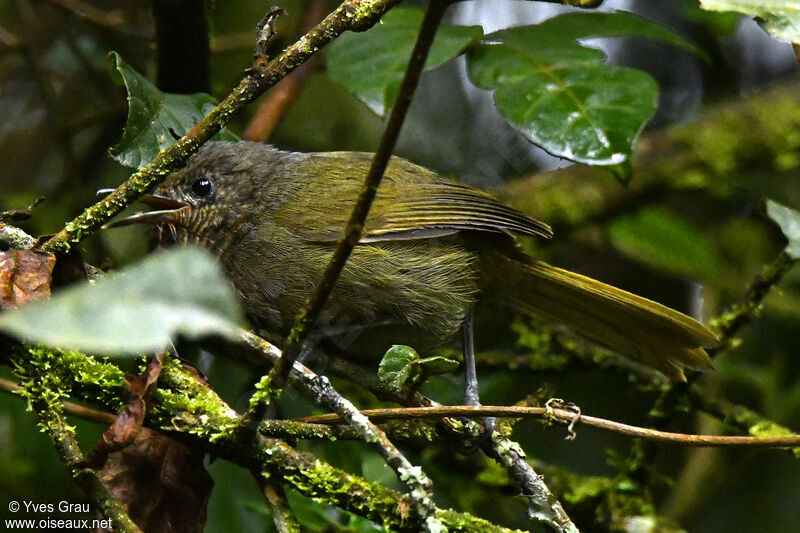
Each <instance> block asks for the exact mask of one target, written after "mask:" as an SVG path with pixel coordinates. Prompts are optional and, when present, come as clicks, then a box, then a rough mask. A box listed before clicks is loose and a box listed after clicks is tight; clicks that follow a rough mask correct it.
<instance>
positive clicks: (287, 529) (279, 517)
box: [253, 472, 302, 533]
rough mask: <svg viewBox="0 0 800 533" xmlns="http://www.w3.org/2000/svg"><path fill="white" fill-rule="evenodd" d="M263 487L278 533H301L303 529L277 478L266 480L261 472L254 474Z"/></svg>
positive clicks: (262, 490)
mask: <svg viewBox="0 0 800 533" xmlns="http://www.w3.org/2000/svg"><path fill="white" fill-rule="evenodd" d="M253 476H255V478H256V480H257V481H258V484H259V486H260V487H261V492H263V493H264V498H265V499H266V500H267V505H268V506H269V510H270V513H271V514H272V520H273V522H275V529H276V530H277V531H278V533H300V532H301V531H302V529H301V528H300V524H299V523H298V522H297V518H295V516H294V513H293V512H292V509H291V507H289V502H288V501H287V500H286V495H285V494H284V493H283V487H281V485H280V483H278V482H277V481H276V480H275V478H273V477H268V478H265V477H264V476H262V475H261V473H260V472H253Z"/></svg>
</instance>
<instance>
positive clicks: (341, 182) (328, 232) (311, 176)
mask: <svg viewBox="0 0 800 533" xmlns="http://www.w3.org/2000/svg"><path fill="white" fill-rule="evenodd" d="M371 159H372V154H366V153H354V152H330V153H296V152H285V151H281V150H278V149H276V148H273V147H271V146H267V145H263V144H257V143H247V142H240V143H226V142H214V143H208V144H206V145H205V146H204V147H203V148H202V149H201V150H200V151H199V152H198V153H197V154H196V155H194V156H193V157H192V158H191V159H190V160H189V163H188V166H187V167H186V168H185V169H183V170H181V171H179V172H176V173H175V174H173V175H172V176H171V177H169V178H168V179H167V181H166V182H165V183H164V184H163V185H162V186H161V187H160V188H159V189H158V190H157V191H156V193H155V194H154V195H152V196H147V197H144V198H143V200H144V201H145V202H146V203H149V204H150V205H152V206H156V207H160V208H161V209H160V210H158V211H151V212H148V213H144V214H140V215H134V216H133V217H130V218H128V219H126V220H124V221H122V223H139V222H144V223H151V224H156V225H158V226H159V227H160V229H161V231H162V232H163V234H164V236H166V237H169V238H171V239H174V240H175V241H177V242H191V243H197V244H200V245H202V246H204V247H206V248H208V249H209V250H211V251H212V252H213V253H214V254H216V255H217V256H218V257H219V260H220V262H221V263H222V265H223V267H224V270H225V271H226V273H227V275H228V277H229V278H230V280H231V281H232V282H233V285H234V286H235V288H236V290H237V291H238V293H239V296H240V298H241V301H242V302H243V304H244V307H245V309H246V311H247V313H248V315H249V316H250V317H251V318H252V319H253V320H254V321H255V322H257V323H258V324H259V325H260V326H262V327H263V328H265V329H266V330H267V331H268V332H271V333H272V335H273V336H274V337H275V338H276V339H277V338H280V336H281V335H286V334H287V333H288V331H289V329H290V328H291V325H292V323H293V320H294V317H295V315H296V314H297V312H298V311H299V310H300V308H301V307H302V305H303V304H304V302H305V300H306V298H307V297H308V295H309V294H310V293H311V291H312V289H313V288H314V286H315V284H316V283H317V282H318V281H319V280H320V278H321V276H322V272H323V270H324V268H325V266H326V265H327V263H328V261H329V259H330V257H331V254H332V252H333V249H334V247H335V245H336V242H337V240H338V239H339V238H340V237H341V235H342V232H343V230H344V226H345V224H346V221H347V219H348V217H349V215H350V212H351V210H352V207H353V205H354V203H355V199H356V197H357V196H358V193H359V191H360V189H361V186H362V183H363V179H364V177H365V176H366V174H367V170H368V168H369V165H370V162H371ZM515 234H519V235H530V236H533V237H540V238H549V237H551V236H552V232H551V230H550V227H549V226H547V224H544V223H542V222H539V221H537V220H534V219H532V218H530V217H528V216H526V215H523V214H522V213H519V212H518V211H515V210H514V209H512V208H510V207H506V206H504V205H502V204H501V203H499V202H498V201H497V200H496V199H495V198H493V197H492V196H491V195H490V194H487V193H486V192H483V191H481V190H479V189H476V188H474V187H471V186H468V185H465V184H462V183H459V182H457V181H453V180H450V179H446V178H444V177H442V176H439V175H437V174H435V173H434V172H431V171H430V170H427V169H425V168H422V167H420V166H417V165H415V164H412V163H410V162H408V161H405V160H403V159H399V158H393V159H392V160H391V162H390V163H389V166H388V168H387V169H386V173H385V175H384V178H383V182H382V184H381V186H380V188H379V190H378V194H377V197H376V199H375V202H374V204H373V205H372V209H371V211H370V213H369V216H368V218H367V221H366V224H365V226H364V232H363V236H362V238H361V241H360V242H359V244H358V245H357V246H356V247H355V249H354V250H353V253H352V255H351V257H350V259H349V260H348V262H347V265H346V266H345V268H344V271H343V272H342V274H341V276H340V277H339V279H338V281H337V282H336V286H335V288H334V291H333V293H332V295H331V297H330V299H329V301H328V304H327V307H326V309H325V310H324V311H323V313H322V315H321V317H320V321H319V324H318V328H317V335H318V336H319V337H325V338H326V340H327V342H330V341H333V342H335V343H337V344H338V345H339V347H340V348H345V349H344V350H343V352H344V353H345V354H351V355H357V356H359V357H372V358H379V357H381V355H382V354H383V353H384V352H385V351H386V349H387V348H388V347H389V346H390V345H391V344H410V345H412V346H415V347H417V348H418V349H428V348H432V347H435V346H439V345H443V344H445V343H447V342H449V341H450V340H451V339H452V338H453V337H454V336H455V335H456V334H457V333H458V332H459V330H460V329H461V328H462V324H464V323H465V318H467V317H468V316H470V315H471V309H472V308H473V307H474V306H475V305H476V303H478V302H502V303H506V304H509V305H511V306H513V307H516V308H518V309H520V310H522V311H524V312H527V313H530V314H532V315H534V316H536V317H539V318H541V319H543V320H546V321H548V322H552V323H555V324H563V325H566V326H568V327H569V328H571V329H572V330H574V331H575V332H577V333H579V334H581V335H583V336H585V337H587V338H589V339H591V340H593V341H596V342H598V343H600V344H603V345H605V346H607V347H609V348H612V349H613V350H616V351H618V352H620V353H622V354H624V355H627V356H629V357H631V358H634V359H636V360H639V361H641V362H643V363H646V364H648V365H650V366H652V367H654V368H657V369H658V370H660V371H662V372H663V373H665V374H666V375H668V376H669V377H671V378H673V379H685V378H684V374H683V369H684V368H691V369H698V370H705V369H709V368H711V361H710V359H709V357H708V355H707V354H706V353H705V351H704V350H703V347H704V346H710V345H712V344H714V343H715V341H716V337H715V336H714V334H713V333H711V332H710V331H709V330H708V329H706V328H705V327H704V326H703V325H701V324H700V323H698V322H697V321H696V320H694V319H692V318H690V317H688V316H686V315H684V314H682V313H679V312H677V311H674V310H672V309H669V308H667V307H665V306H663V305H661V304H658V303H656V302H653V301H651V300H648V299H646V298H642V297H640V296H636V295H635V294H631V293H629V292H626V291H623V290H620V289H617V288H615V287H612V286H610V285H607V284H605V283H601V282H599V281H596V280H594V279H591V278H588V277H586V276H582V275H579V274H575V273H572V272H569V271H567V270H563V269H560V268H557V267H554V266H551V265H548V264H547V263H544V262H542V261H539V260H536V259H534V258H533V257H530V256H528V255H527V254H525V253H524V252H523V251H522V250H521V249H520V248H519V247H518V246H517V243H516V239H515V237H514V235H515ZM470 326H471V324H470ZM468 341H469V339H468Z"/></svg>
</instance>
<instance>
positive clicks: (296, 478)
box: [8, 345, 510, 532]
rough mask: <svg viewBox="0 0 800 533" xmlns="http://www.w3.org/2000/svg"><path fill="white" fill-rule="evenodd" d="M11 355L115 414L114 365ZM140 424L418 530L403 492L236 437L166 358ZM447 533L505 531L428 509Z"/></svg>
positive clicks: (209, 400)
mask: <svg viewBox="0 0 800 533" xmlns="http://www.w3.org/2000/svg"><path fill="white" fill-rule="evenodd" d="M8 349H9V350H11V352H12V353H13V354H14V355H15V357H16V358H21V359H22V358H26V357H30V355H29V353H30V351H33V350H36V351H38V352H39V353H40V354H41V356H42V357H46V358H47V364H48V365H49V367H48V374H49V375H51V376H53V377H55V378H57V379H59V380H61V383H62V384H63V385H64V386H69V387H70V388H71V390H72V394H73V395H74V396H77V397H80V398H81V399H83V400H86V401H88V402H92V403H94V404H95V405H99V406H102V407H103V408H105V409H109V410H112V411H115V410H117V409H119V407H120V400H119V398H120V395H121V394H122V393H123V391H124V387H125V385H124V373H123V372H122V370H120V369H119V368H118V367H117V366H115V365H113V364H111V363H108V362H101V361H98V360H97V359H95V358H93V357H90V356H87V355H85V354H82V353H79V352H75V351H69V352H67V351H60V350H48V349H42V348H26V347H23V346H21V345H12V346H10V347H8ZM148 408H149V409H148V413H147V418H146V420H145V423H146V425H147V426H148V427H151V428H153V429H156V430H160V431H163V432H166V433H168V434H170V435H172V436H174V437H176V438H180V439H182V440H184V441H185V442H188V443H189V444H190V445H191V446H193V447H195V448H196V449H199V450H204V451H205V452H208V453H211V454H213V455H216V456H219V457H221V458H224V459H226V460H229V461H231V462H233V463H235V464H238V465H241V466H242V467H244V468H247V469H248V470H250V471H258V472H261V473H262V475H272V476H278V477H280V479H283V480H284V481H285V482H286V483H289V484H290V485H291V486H293V487H294V488H295V489H296V490H298V491H299V492H300V493H301V494H304V495H306V496H308V497H311V498H315V499H317V500H318V501H320V502H322V503H326V504H330V505H335V506H338V507H341V508H342V509H344V510H347V511H349V512H352V513H354V514H357V515H359V516H363V517H365V518H368V519H370V520H373V521H375V522H377V523H379V524H382V525H383V526H384V527H385V528H386V529H387V530H390V531H403V532H406V531H408V532H418V531H420V529H421V517H420V515H419V514H418V513H417V512H416V508H415V507H414V505H413V504H412V501H411V499H410V497H409V496H407V495H402V494H399V493H398V492H396V491H393V490H390V489H387V488H386V487H383V486H382V485H379V484H377V483H371V482H368V481H366V480H364V479H363V478H360V477H358V476H353V475H351V474H348V473H346V472H344V471H342V470H339V469H337V468H334V467H331V466H330V465H328V464H326V463H324V462H323V461H320V460H318V459H316V458H315V457H313V456H309V455H306V454H302V453H300V452H298V451H296V450H294V449H293V448H291V447H289V446H288V445H287V444H286V443H285V442H282V441H280V440H276V439H266V438H258V439H255V440H254V439H249V438H248V439H241V438H239V437H238V436H237V433H236V432H235V431H234V429H235V428H236V427H238V425H239V423H240V420H239V418H240V417H238V416H237V414H236V412H235V411H234V410H233V409H231V408H230V406H228V405H227V404H226V403H225V402H224V401H223V400H222V399H220V398H219V396H217V395H216V393H215V392H214V391H213V390H211V389H209V388H208V387H207V386H205V385H204V384H201V383H200V382H198V381H197V380H196V378H195V377H194V376H193V375H192V374H191V373H188V372H186V371H185V370H184V369H183V368H182V367H181V366H180V364H179V363H178V362H176V361H174V360H172V359H167V360H165V363H164V367H163V368H162V371H161V374H160V376H159V387H158V388H156V389H155V390H154V391H153V393H152V397H151V402H150V404H149V405H148ZM435 514H436V517H437V518H438V519H440V520H441V521H442V523H443V525H444V526H445V527H447V528H448V529H449V531H451V532H458V531H462V532H467V531H470V532H479V531H480V532H482V531H488V532H508V531H510V530H508V529H505V528H502V527H499V526H496V525H494V524H492V523H490V522H488V521H486V520H483V519H481V518H477V517H475V516H472V515H469V514H466V513H458V512H454V511H450V510H442V509H436V510H435Z"/></svg>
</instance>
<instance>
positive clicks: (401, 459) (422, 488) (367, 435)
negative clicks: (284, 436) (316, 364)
mask: <svg viewBox="0 0 800 533" xmlns="http://www.w3.org/2000/svg"><path fill="white" fill-rule="evenodd" d="M242 339H243V340H244V341H245V342H246V343H247V344H248V345H250V346H252V347H253V348H255V349H257V350H259V351H261V352H262V353H264V354H266V355H267V356H268V357H270V358H271V359H273V360H274V361H276V363H277V361H282V360H283V357H282V356H281V354H280V351H279V350H278V349H277V348H275V347H274V346H273V345H272V344H270V343H268V342H266V341H265V340H263V339H262V338H260V337H258V336H257V335H254V334H253V333H250V332H244V331H243V332H242ZM270 375H272V372H270V374H269V375H267V376H266V377H265V378H264V379H263V380H262V382H261V383H259V385H258V386H257V387H258V388H259V389H261V390H264V389H267V388H269V387H270V379H269V376H270ZM290 375H291V377H292V378H293V379H294V380H295V382H296V383H297V384H299V385H300V386H302V387H303V388H305V389H306V390H308V391H309V392H310V393H311V394H312V395H313V397H314V398H315V399H316V402H317V403H318V404H320V405H322V406H324V407H327V408H328V409H331V410H332V411H334V412H336V413H338V414H339V415H340V416H341V417H342V419H343V420H346V421H347V423H348V424H349V425H350V426H351V427H352V428H353V430H354V431H355V432H356V434H358V436H359V437H360V438H361V439H362V440H364V441H366V442H368V443H371V444H373V445H375V446H376V448H377V449H378V452H379V453H380V454H381V457H383V459H384V461H386V464H387V465H389V466H390V467H391V468H392V469H394V471H395V473H396V474H397V476H398V478H400V480H401V481H402V482H403V483H404V484H405V485H406V486H408V488H409V490H410V493H411V497H412V500H413V501H414V503H415V506H416V507H417V511H418V513H419V514H420V516H422V517H423V522H424V524H425V527H426V530H430V531H438V530H440V528H441V523H440V522H439V519H438V518H436V516H435V515H434V512H433V510H434V505H433V499H432V497H431V494H430V491H431V486H432V483H431V481H430V479H428V477H427V476H426V475H425V473H424V472H422V470H421V469H420V468H419V467H416V466H414V465H413V464H411V462H410V461H409V460H408V459H406V458H405V456H404V455H403V454H402V453H400V451H399V450H398V449H397V448H396V447H395V446H394V444H392V443H391V441H390V440H389V439H388V437H387V436H386V434H385V433H384V432H383V431H382V430H381V429H380V428H378V427H377V426H375V425H374V424H372V423H371V422H370V421H369V419H368V418H366V417H365V416H363V415H361V413H360V412H359V411H358V409H356V407H355V406H354V405H353V404H352V403H351V402H350V401H349V400H347V399H346V398H344V397H343V396H342V395H340V394H339V393H338V392H336V390H334V388H333V387H332V386H331V384H330V382H329V381H328V378H326V377H325V376H319V375H317V374H315V373H314V372H312V371H311V370H309V369H308V368H306V367H304V366H303V365H301V364H299V363H294V364H293V366H292V369H291V371H290ZM257 394H258V393H257ZM254 401H255V404H253V402H254ZM266 405H267V403H266V402H265V401H264V400H262V399H258V398H256V395H254V399H251V409H250V410H249V411H248V413H247V415H245V416H243V417H242V419H241V420H240V422H239V424H240V427H243V428H246V427H252V426H253V425H254V424H255V423H257V422H258V421H259V420H260V418H261V416H262V415H261V414H260V412H261V409H263V408H264V406H266Z"/></svg>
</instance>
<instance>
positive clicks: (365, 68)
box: [327, 8, 483, 116]
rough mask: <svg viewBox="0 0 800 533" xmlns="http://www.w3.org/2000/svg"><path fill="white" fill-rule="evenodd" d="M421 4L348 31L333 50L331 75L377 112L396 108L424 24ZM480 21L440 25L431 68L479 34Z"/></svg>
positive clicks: (428, 65) (427, 67)
mask: <svg viewBox="0 0 800 533" xmlns="http://www.w3.org/2000/svg"><path fill="white" fill-rule="evenodd" d="M423 17H424V13H423V12H422V11H421V10H419V9H413V8H398V9H393V10H391V11H390V12H389V13H387V14H386V15H385V16H384V17H383V19H381V23H380V24H377V25H375V26H374V27H373V28H372V29H370V30H369V31H367V32H364V33H345V34H344V35H342V36H341V37H339V38H338V39H336V41H334V42H333V43H332V44H331V47H330V50H329V51H328V58H327V62H328V74H329V76H330V77H331V79H333V80H334V81H336V82H337V83H339V84H341V85H343V86H344V87H345V88H347V90H348V91H350V92H352V93H353V94H354V95H355V96H356V97H357V98H358V99H359V100H361V101H363V102H364V103H365V104H367V106H369V108H370V109H371V110H372V111H373V112H374V113H376V114H377V115H380V116H383V115H384V114H385V113H386V111H387V110H388V109H391V107H392V104H393V103H394V100H395V97H396V96H397V90H398V89H399V87H400V82H401V80H402V79H403V73H404V72H405V70H406V67H407V66H408V60H409V59H410V58H411V51H412V50H413V48H414V42H415V41H416V39H417V34H418V33H419V28H420V26H421V25H422V19H423ZM482 35H483V31H482V30H481V28H480V26H447V25H445V26H441V27H440V28H439V30H438V31H437V32H436V39H435V40H434V42H433V46H432V47H431V49H430V52H429V54H428V59H427V61H426V62H425V70H431V69H433V68H436V67H438V66H439V65H441V64H443V63H445V62H446V61H448V60H449V59H452V58H453V57H455V56H457V55H458V54H460V53H461V52H462V51H463V50H464V48H465V47H466V46H467V45H468V44H469V43H470V42H473V41H476V40H477V39H480V38H481V36H482Z"/></svg>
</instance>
